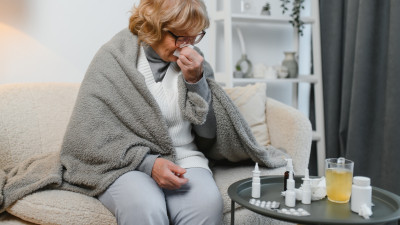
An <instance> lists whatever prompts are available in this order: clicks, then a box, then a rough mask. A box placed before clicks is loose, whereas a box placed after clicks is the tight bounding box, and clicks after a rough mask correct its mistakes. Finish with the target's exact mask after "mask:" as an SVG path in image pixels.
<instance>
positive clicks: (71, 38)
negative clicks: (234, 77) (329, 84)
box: [0, 0, 308, 114]
mask: <svg viewBox="0 0 400 225" xmlns="http://www.w3.org/2000/svg"><path fill="white" fill-rule="evenodd" d="M138 1H139V0H118V1H117V0H0V84H3V83H20V82H80V81H81V80H82V78H83V76H84V74H85V71H86V69H87V67H88V65H89V63H90V61H91V60H92V58H93V56H94V54H95V53H96V51H97V50H98V49H99V48H100V47H101V45H103V44H104V43H105V42H106V41H108V40H109V39H110V38H111V37H112V36H113V35H114V34H116V33H117V32H118V31H120V30H121V29H123V28H125V27H127V26H128V19H129V16H130V10H131V8H132V6H133V5H134V4H136V3H137V2H138ZM214 1H215V0H205V3H206V5H208V6H209V5H210V4H212V3H214ZM257 1H258V0H257ZM263 1H264V2H265V1H267V0H263ZM269 2H271V3H272V4H271V6H272V10H273V13H274V12H276V11H280V9H279V8H278V7H279V4H280V1H279V0H271V1H269ZM232 4H234V5H235V7H236V9H234V10H237V6H238V5H239V4H240V2H239V0H233V3H232ZM242 29H243V30H242V32H243V35H244V38H245V39H247V41H248V42H249V43H252V45H250V44H248V45H246V48H247V53H248V56H249V58H250V60H252V61H253V63H255V64H256V63H260V62H262V63H265V64H266V65H275V64H280V62H281V61H282V60H283V53H282V54H277V53H276V51H275V50H274V46H278V45H282V44H285V43H288V44H287V48H286V49H284V50H290V49H293V47H292V46H291V44H292V40H291V39H290V38H282V37H283V36H284V34H285V32H286V33H287V32H288V30H284V29H283V30H282V29H281V28H276V29H278V32H275V33H273V32H271V33H269V34H267V35H263V32H264V31H263V30H262V29H263V28H262V27H243V28H242ZM279 29H280V30H279ZM289 32H291V29H289ZM210 35H212V34H210V33H208V34H207V35H206V36H205V38H204V39H203V41H202V42H201V43H200V44H199V45H198V46H199V47H200V48H201V49H202V50H203V52H204V54H205V57H206V59H207V58H208V56H209V49H208V37H209V36H210ZM233 37H234V43H235V44H234V49H233V53H234V56H233V58H234V61H236V60H237V59H238V58H239V57H240V55H241V52H240V48H239V43H238V39H237V35H236V34H234V35H233ZM268 42H272V43H274V45H270V46H268V45H266V43H268ZM259 46H266V50H265V51H259ZM282 51H283V50H282ZM222 57H224V55H223V54H222V55H220V56H219V58H222ZM220 61H221V62H222V61H223V60H220ZM300 73H302V68H301V67H300ZM303 73H307V72H303ZM300 90H301V87H300ZM268 94H269V95H271V96H272V97H274V98H276V99H278V100H280V101H282V102H285V103H287V104H291V86H290V85H289V86H288V85H286V86H285V85H282V84H278V85H269V86H268ZM300 94H303V95H308V89H307V87H306V88H305V90H304V91H301V93H300ZM299 104H300V109H301V110H302V111H303V112H305V113H306V114H307V110H308V109H307V107H308V105H307V103H305V104H306V105H304V104H303V103H302V102H299Z"/></svg>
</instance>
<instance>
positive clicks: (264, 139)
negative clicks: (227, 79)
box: [224, 83, 271, 146]
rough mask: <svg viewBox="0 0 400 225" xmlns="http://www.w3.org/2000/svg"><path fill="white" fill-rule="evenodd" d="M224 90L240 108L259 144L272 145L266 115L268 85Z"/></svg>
mask: <svg viewBox="0 0 400 225" xmlns="http://www.w3.org/2000/svg"><path fill="white" fill-rule="evenodd" d="M224 90H225V91H226V93H227V94H228V96H229V97H230V98H231V99H232V100H233V102H234V103H235V105H236V106H237V107H238V108H239V111H240V113H241V114H242V116H243V117H244V119H245V120H246V122H247V123H248V124H249V126H250V129H251V131H252V133H253V135H254V137H255V138H256V140H257V142H258V143H259V144H260V145H262V146H267V145H269V144H271V143H270V140H269V133H268V126H267V120H266V115H265V113H266V110H265V107H266V102H267V96H266V92H267V86H266V84H265V83H256V84H249V85H247V86H243V87H242V86H239V87H233V88H224Z"/></svg>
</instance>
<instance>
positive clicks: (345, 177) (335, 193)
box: [325, 168, 353, 203]
mask: <svg viewBox="0 0 400 225" xmlns="http://www.w3.org/2000/svg"><path fill="white" fill-rule="evenodd" d="M325 176H326V194H327V195H328V199H329V200H330V201H332V202H338V203H346V202H348V201H349V200H350V195H351V184H352V178H353V173H352V172H351V171H350V170H346V169H342V168H340V169H338V168H334V169H332V168H329V169H327V170H326V172H325Z"/></svg>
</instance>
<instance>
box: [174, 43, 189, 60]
mask: <svg viewBox="0 0 400 225" xmlns="http://www.w3.org/2000/svg"><path fill="white" fill-rule="evenodd" d="M184 47H189V48H191V49H193V48H194V46H193V45H191V44H182V45H181V46H179V48H177V49H176V50H175V52H174V54H173V55H174V56H176V57H178V58H179V56H180V55H181V49H182V48H184Z"/></svg>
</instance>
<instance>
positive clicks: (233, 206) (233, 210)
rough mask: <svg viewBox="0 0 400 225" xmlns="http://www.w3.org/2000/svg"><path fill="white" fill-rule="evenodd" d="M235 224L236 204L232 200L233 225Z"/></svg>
mask: <svg viewBox="0 0 400 225" xmlns="http://www.w3.org/2000/svg"><path fill="white" fill-rule="evenodd" d="M234 224H235V202H234V201H233V200H231V225H234Z"/></svg>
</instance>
